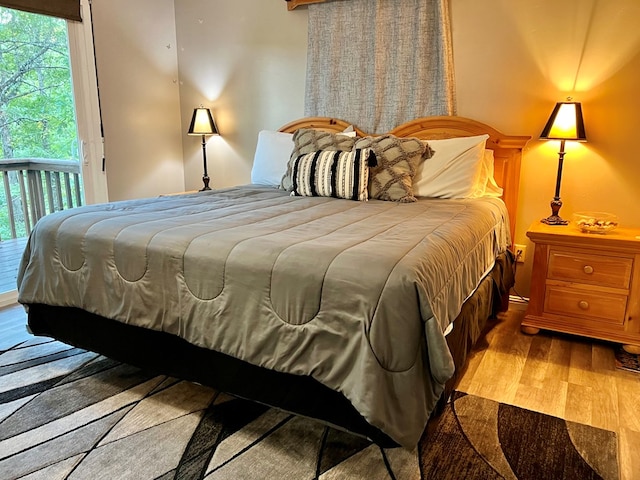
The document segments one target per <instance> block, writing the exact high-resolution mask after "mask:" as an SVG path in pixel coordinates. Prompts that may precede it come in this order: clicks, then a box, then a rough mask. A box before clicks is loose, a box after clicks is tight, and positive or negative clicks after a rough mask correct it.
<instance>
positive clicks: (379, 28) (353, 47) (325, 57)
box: [305, 0, 455, 133]
mask: <svg viewBox="0 0 640 480" xmlns="http://www.w3.org/2000/svg"><path fill="white" fill-rule="evenodd" d="M451 43H452V42H451V31H450V21H449V7H448V0H402V1H398V0H348V1H347V0H334V1H328V2H325V3H320V4H314V5H310V6H309V37H308V50H307V52H308V53H307V77H306V89H305V115H307V116H326V117H336V118H341V119H344V120H348V121H350V122H352V123H354V124H356V125H357V126H358V127H359V128H361V129H362V130H364V131H366V132H372V133H374V132H375V133H382V132H387V131H389V130H391V129H393V128H394V127H396V126H398V125H400V124H402V123H404V122H407V121H409V120H413V119H414V118H419V117H424V116H431V115H454V114H455V83H454V75H453V51H452V44H451Z"/></svg>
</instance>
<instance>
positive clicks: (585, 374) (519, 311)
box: [458, 305, 640, 480]
mask: <svg viewBox="0 0 640 480" xmlns="http://www.w3.org/2000/svg"><path fill="white" fill-rule="evenodd" d="M523 316H524V308H523V307H521V306H519V305H511V307H510V309H509V311H508V312H507V313H506V314H501V316H500V318H499V319H498V320H497V321H495V322H493V324H494V325H493V328H492V329H491V330H490V331H489V332H488V333H487V335H486V337H485V338H484V340H481V341H480V342H479V344H478V345H477V346H476V348H475V349H474V350H473V352H472V353H471V356H470V359H469V362H468V364H467V367H466V369H465V372H464V374H463V376H462V378H461V380H460V383H459V385H458V390H460V391H462V392H466V393H470V394H473V395H477V396H480V397H484V398H488V399H491V400H495V401H499V402H502V403H507V404H510V405H515V406H518V407H522V408H526V409H528V410H534V411H538V412H542V413H546V414H548V415H553V416H555V417H560V418H564V419H566V420H571V421H574V422H577V423H582V424H585V425H591V426H594V427H598V428H603V429H607V430H611V431H614V432H616V433H617V435H618V457H619V459H620V478H621V479H622V480H632V479H633V480H637V479H640V373H634V372H628V371H624V370H619V369H616V367H615V354H614V352H615V347H616V346H617V345H615V344H612V343H607V342H599V341H591V340H588V339H582V338H579V337H575V336H568V335H560V334H552V333H550V332H548V333H545V332H544V331H542V332H541V333H539V334H538V335H534V336H530V335H525V334H523V333H521V332H520V321H521V319H522V317H523Z"/></svg>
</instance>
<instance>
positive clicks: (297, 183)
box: [291, 148, 375, 201]
mask: <svg viewBox="0 0 640 480" xmlns="http://www.w3.org/2000/svg"><path fill="white" fill-rule="evenodd" d="M371 164H374V165H375V155H374V154H373V152H372V151H371V150H370V149H368V148H365V149H357V150H353V151H351V152H336V151H333V150H318V151H317V152H313V153H307V154H305V155H300V156H299V157H297V158H296V159H295V160H294V161H293V162H292V165H291V167H292V168H291V170H292V175H291V177H292V183H293V191H292V192H291V195H292V196H305V197H335V198H346V199H347V200H360V201H365V200H367V199H368V191H367V187H368V184H369V166H370V165H371Z"/></svg>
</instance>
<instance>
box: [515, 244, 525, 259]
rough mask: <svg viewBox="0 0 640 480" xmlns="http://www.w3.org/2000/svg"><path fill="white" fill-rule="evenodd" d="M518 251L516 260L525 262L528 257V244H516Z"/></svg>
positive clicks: (516, 250)
mask: <svg viewBox="0 0 640 480" xmlns="http://www.w3.org/2000/svg"><path fill="white" fill-rule="evenodd" d="M515 252H516V262H518V263H524V260H525V258H527V246H526V245H518V244H517V243H516V245H515Z"/></svg>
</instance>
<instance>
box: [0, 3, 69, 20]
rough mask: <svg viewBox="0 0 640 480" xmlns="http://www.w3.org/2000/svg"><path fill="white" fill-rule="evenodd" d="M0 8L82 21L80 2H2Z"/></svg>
mask: <svg viewBox="0 0 640 480" xmlns="http://www.w3.org/2000/svg"><path fill="white" fill-rule="evenodd" d="M0 7H9V8H15V9H17V10H24V11H25V12H31V13H41V14H43V15H51V16H54V17H60V18H66V19H67V20H76V21H78V22H80V21H82V17H81V16H80V0H2V1H0Z"/></svg>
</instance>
